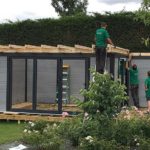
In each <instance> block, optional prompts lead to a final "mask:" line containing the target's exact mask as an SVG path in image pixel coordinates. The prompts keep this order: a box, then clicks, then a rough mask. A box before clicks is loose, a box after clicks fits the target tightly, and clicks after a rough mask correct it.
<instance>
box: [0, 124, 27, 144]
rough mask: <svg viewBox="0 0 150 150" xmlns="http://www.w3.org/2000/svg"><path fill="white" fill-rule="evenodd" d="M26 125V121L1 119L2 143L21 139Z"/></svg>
mask: <svg viewBox="0 0 150 150" xmlns="http://www.w3.org/2000/svg"><path fill="white" fill-rule="evenodd" d="M24 125H25V124H24V123H21V124H18V122H12V121H10V122H6V121H0V144H4V143H9V142H13V141H16V140H20V139H21V138H22V135H23V127H24Z"/></svg>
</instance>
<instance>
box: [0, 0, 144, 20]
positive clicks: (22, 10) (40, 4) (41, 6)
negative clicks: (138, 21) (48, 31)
mask: <svg viewBox="0 0 150 150" xmlns="http://www.w3.org/2000/svg"><path fill="white" fill-rule="evenodd" d="M141 1H142V0H88V2H89V5H88V8H87V12H88V13H91V12H97V13H104V12H106V11H110V12H118V11H121V10H125V11H135V10H138V9H139V8H140V4H141ZM41 18H58V14H57V13H56V12H55V9H54V8H53V7H52V6H51V0H0V23H3V22H8V20H9V21H13V22H14V21H18V20H20V21H21V20H26V19H41Z"/></svg>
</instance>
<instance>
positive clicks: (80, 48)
mask: <svg viewBox="0 0 150 150" xmlns="http://www.w3.org/2000/svg"><path fill="white" fill-rule="evenodd" d="M74 47H75V48H76V51H79V52H81V53H93V49H92V48H91V47H86V46H82V45H75V46H74Z"/></svg>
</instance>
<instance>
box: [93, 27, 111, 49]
mask: <svg viewBox="0 0 150 150" xmlns="http://www.w3.org/2000/svg"><path fill="white" fill-rule="evenodd" d="M107 38H109V34H108V32H107V30H106V29H104V28H100V29H97V30H96V46H98V47H107V41H106V39H107Z"/></svg>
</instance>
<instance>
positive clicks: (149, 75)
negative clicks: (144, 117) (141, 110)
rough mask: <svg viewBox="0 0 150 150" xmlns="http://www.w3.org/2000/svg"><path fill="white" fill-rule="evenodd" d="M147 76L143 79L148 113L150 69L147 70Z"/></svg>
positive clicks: (149, 108)
mask: <svg viewBox="0 0 150 150" xmlns="http://www.w3.org/2000/svg"><path fill="white" fill-rule="evenodd" d="M147 76H148V77H147V78H146V79H145V95H146V100H147V112H148V113H150V71H148V72H147Z"/></svg>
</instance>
